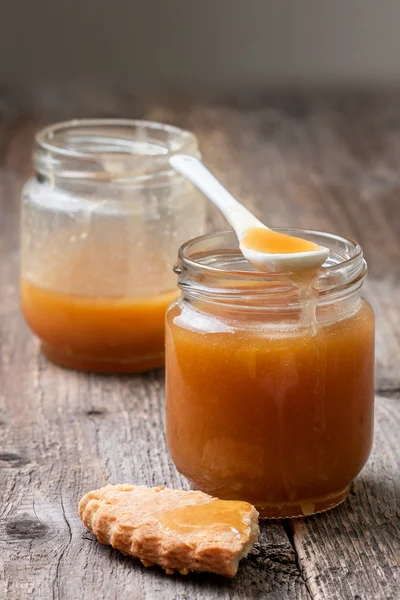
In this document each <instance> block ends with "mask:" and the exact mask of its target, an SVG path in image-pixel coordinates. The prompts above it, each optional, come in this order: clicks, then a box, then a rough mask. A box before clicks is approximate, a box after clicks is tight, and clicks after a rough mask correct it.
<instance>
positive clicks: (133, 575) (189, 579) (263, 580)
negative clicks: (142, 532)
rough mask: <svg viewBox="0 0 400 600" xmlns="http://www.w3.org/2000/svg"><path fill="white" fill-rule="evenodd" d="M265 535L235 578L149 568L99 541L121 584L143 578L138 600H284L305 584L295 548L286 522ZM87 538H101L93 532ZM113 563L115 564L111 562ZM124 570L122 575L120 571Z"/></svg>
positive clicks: (265, 527)
mask: <svg viewBox="0 0 400 600" xmlns="http://www.w3.org/2000/svg"><path fill="white" fill-rule="evenodd" d="M260 529H261V534H260V539H259V542H258V543H257V544H256V545H255V547H254V549H253V551H252V552H251V554H250V555H249V556H248V557H247V558H246V559H244V560H243V561H241V563H240V567H239V570H238V573H237V575H236V577H235V578H233V579H227V578H225V577H222V576H218V575H213V574H211V573H191V574H190V575H186V576H182V575H180V574H174V575H166V574H165V573H164V572H163V570H162V569H161V568H159V567H156V566H155V567H150V568H145V567H143V565H141V563H140V562H139V561H137V560H132V559H130V558H129V557H127V556H123V555H122V554H121V553H120V552H118V551H116V550H112V549H111V548H109V547H108V546H101V545H100V544H98V548H97V552H98V557H99V559H100V560H101V561H103V559H104V563H103V565H102V568H104V569H105V568H107V569H109V570H110V571H111V572H112V577H113V578H114V577H115V578H116V580H118V581H114V585H117V587H118V588H119V586H121V590H122V587H123V585H124V582H126V581H127V580H129V581H130V582H131V583H132V579H133V580H135V581H137V585H138V591H139V595H138V599H141V598H147V597H149V598H150V597H151V598H152V597H153V594H156V593H158V594H161V593H162V596H161V595H160V597H162V598H163V600H169V599H170V600H180V599H182V600H183V599H185V600H186V599H191V600H192V599H197V598H206V597H212V598H213V599H214V598H215V599H217V598H224V599H225V600H227V599H228V598H232V599H233V598H234V599H235V600H250V599H255V600H258V599H260V600H261V599H264V598H266V597H267V596H268V600H282V599H283V598H286V597H289V596H290V594H289V593H288V590H289V589H290V588H296V587H297V586H303V585H304V584H303V581H302V579H301V576H300V573H299V570H298V566H297V564H296V557H295V553H294V550H293V548H292V546H291V544H290V542H289V540H288V538H287V535H286V533H285V531H284V528H283V526H282V525H281V524H280V523H276V522H274V523H271V522H266V521H264V522H261V523H260ZM85 536H86V539H91V540H93V541H94V540H95V538H94V536H93V535H92V534H90V533H87V534H85ZM108 561H110V562H111V563H112V565H111V564H110V565H109V567H106V566H105V562H108ZM119 574H120V575H119Z"/></svg>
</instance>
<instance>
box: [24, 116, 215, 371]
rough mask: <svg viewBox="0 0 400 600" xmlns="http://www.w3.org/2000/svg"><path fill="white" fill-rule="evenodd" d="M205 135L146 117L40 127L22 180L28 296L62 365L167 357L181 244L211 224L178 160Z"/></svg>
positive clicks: (141, 366)
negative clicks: (167, 325) (167, 319)
mask: <svg viewBox="0 0 400 600" xmlns="http://www.w3.org/2000/svg"><path fill="white" fill-rule="evenodd" d="M178 152H184V153H186V154H192V155H193V156H197V157H199V150H198V144H197V139H196V137H195V136H194V135H193V134H192V133H190V132H188V131H183V130H181V129H178V128H176V127H172V126H169V125H164V124H161V123H153V122H146V121H132V120H115V119H112V120H84V121H70V122H66V123H59V124H56V125H53V126H51V127H48V128H46V129H44V130H42V131H41V132H39V133H38V134H37V136H36V144H35V150H34V166H35V172H36V174H35V177H33V178H32V179H30V180H29V181H28V182H27V184H26V185H25V188H24V190H23V201H22V216H21V305H22V311H23V314H24V316H25V319H26V321H27V323H28V324H29V326H30V327H31V329H32V331H33V332H34V333H35V334H36V335H37V336H38V337H39V339H40V340H41V343H42V348H43V351H44V353H45V354H46V355H47V356H48V357H49V358H50V359H51V360H53V361H54V362H56V363H59V364H61V365H64V366H67V367H72V368H77V369H82V370H89V371H99V372H134V371H143V370H148V369H151V368H155V367H160V366H162V365H163V362H164V315H165V311H166V308H167V306H168V305H169V303H170V302H171V301H172V300H173V299H174V298H175V297H176V295H177V291H176V278H175V275H174V273H173V271H172V266H173V264H174V261H175V257H176V250H177V248H178V247H179V245H180V244H181V243H182V242H183V241H185V240H186V239H189V238H191V237H194V236H197V235H199V234H201V233H203V232H204V229H205V220H206V215H205V212H206V207H205V201H204V198H203V196H202V195H201V194H200V193H199V192H197V191H196V190H195V188H194V187H193V186H192V185H191V184H190V183H189V182H187V181H186V180H185V179H184V178H183V177H181V176H180V175H178V174H177V173H175V172H174V171H173V170H172V169H171V168H170V166H169V164H168V159H169V157H170V156H171V155H172V154H174V153H178Z"/></svg>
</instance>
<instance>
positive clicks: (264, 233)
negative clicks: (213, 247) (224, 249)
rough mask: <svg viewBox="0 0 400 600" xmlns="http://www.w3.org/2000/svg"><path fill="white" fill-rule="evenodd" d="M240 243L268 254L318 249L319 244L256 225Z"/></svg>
mask: <svg viewBox="0 0 400 600" xmlns="http://www.w3.org/2000/svg"><path fill="white" fill-rule="evenodd" d="M241 243H242V245H243V246H245V247H246V248H248V249H249V250H255V251H256V252H266V253H268V254H291V253H296V252H310V251H313V250H319V249H320V246H318V245H317V244H314V243H313V242H309V241H308V240H303V239H302V238H297V237H293V236H291V235H286V234H285V233H279V232H278V231H271V230H269V229H262V228H258V227H253V228H251V229H249V230H248V231H247V233H246V234H245V236H244V237H243V239H242V242H241Z"/></svg>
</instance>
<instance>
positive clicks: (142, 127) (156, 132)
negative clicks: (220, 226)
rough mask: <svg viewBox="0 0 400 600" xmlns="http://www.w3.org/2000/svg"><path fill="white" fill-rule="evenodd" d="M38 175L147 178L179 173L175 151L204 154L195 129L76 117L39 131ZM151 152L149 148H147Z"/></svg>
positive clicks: (135, 120) (195, 154)
mask: <svg viewBox="0 0 400 600" xmlns="http://www.w3.org/2000/svg"><path fill="white" fill-rule="evenodd" d="M35 142H36V149H35V154H34V162H35V167H36V170H37V172H38V173H41V174H43V175H47V174H48V173H49V171H50V172H53V173H56V175H57V177H61V178H68V177H69V178H79V179H96V180H99V179H100V180H101V179H103V180H104V179H105V180H111V179H118V180H121V179H122V180H124V179H130V180H132V179H134V180H145V179H146V178H148V177H149V176H153V177H154V176H155V175H160V174H162V175H169V176H172V175H177V174H176V172H175V171H174V170H173V169H172V168H171V167H170V166H169V163H168V161H169V158H170V157H171V156H172V155H173V154H177V153H185V154H192V155H194V156H200V154H199V150H198V141H197V137H196V135H195V134H194V133H192V132H190V131H188V130H186V129H181V128H179V127H176V126H174V125H169V124H167V123H161V122H158V121H148V120H142V119H113V118H111V119H101V118H100V119H73V120H70V121H62V122H59V123H54V124H52V125H49V126H47V127H44V128H43V129H41V130H40V131H38V132H37V133H36V135H35ZM146 150H147V151H146Z"/></svg>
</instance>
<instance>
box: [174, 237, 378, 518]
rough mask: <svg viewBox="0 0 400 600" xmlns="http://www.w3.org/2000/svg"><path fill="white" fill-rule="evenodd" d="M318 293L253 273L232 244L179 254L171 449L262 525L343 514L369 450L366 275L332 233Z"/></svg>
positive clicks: (193, 247) (196, 479)
mask: <svg viewBox="0 0 400 600" xmlns="http://www.w3.org/2000/svg"><path fill="white" fill-rule="evenodd" d="M280 231H283V232H284V233H288V234H291V235H297V236H299V237H303V238H304V239H307V240H310V241H312V242H315V243H317V244H319V245H321V246H325V247H328V248H329V249H330V255H329V258H328V260H327V261H326V263H325V264H324V266H323V267H322V268H321V270H320V271H319V272H318V274H316V278H315V280H314V282H313V284H312V288H311V290H310V289H309V290H308V291H307V290H306V292H307V293H304V289H302V286H298V285H297V284H296V283H293V280H291V278H290V277H289V278H288V277H287V276H286V275H284V274H267V273H262V272H258V271H255V270H254V269H253V268H252V267H251V265H250V264H249V263H247V262H246V261H245V259H244V258H243V256H242V255H241V253H240V251H239V248H238V243H237V239H236V236H235V235H234V234H233V233H230V232H228V233H218V234H212V235H208V236H203V237H200V238H197V239H194V240H192V241H190V242H188V243H186V244H184V245H183V246H182V247H181V249H180V251H179V261H178V265H177V267H176V270H177V272H178V273H179V286H180V289H181V292H182V294H181V297H180V298H179V299H178V300H177V301H175V302H174V303H173V304H172V305H171V307H170V308H169V310H168V313H167V317H166V321H167V325H166V369H167V371H166V377H167V381H166V395H167V400H166V402H167V440H168V446H169V450H170V453H171V456H172V459H173V461H174V462H175V465H176V466H177V468H178V470H179V471H180V472H181V473H182V474H183V475H184V476H185V477H187V478H188V480H189V481H190V483H191V484H192V486H193V487H195V488H198V489H201V490H203V491H205V492H208V493H210V494H212V495H214V496H217V497H219V498H222V499H238V500H246V501H248V502H251V503H252V504H254V505H255V506H256V507H257V508H258V510H259V511H260V513H261V515H262V516H263V517H267V518H279V517H296V516H303V515H308V514H312V513H316V512H320V511H324V510H327V509H329V508H332V507H333V506H336V505H337V504H339V503H340V502H342V501H343V500H344V499H345V498H346V496H347V494H348V491H349V484H350V483H351V481H352V480H353V479H354V478H355V477H356V475H357V474H358V473H359V472H360V471H361V469H362V468H363V466H364V464H365V463H366V461H367V458H368V455H369V453H370V450H371V445H372V436H373V400H374V316H373V312H372V309H371V307H370V305H369V304H368V303H367V302H366V301H365V300H363V299H362V298H361V295H360V290H361V286H362V283H363V279H364V277H365V274H366V263H365V260H364V259H363V254H362V251H361V248H360V247H359V245H358V244H356V243H354V242H352V241H350V240H346V239H343V238H341V237H338V236H335V235H329V234H326V233H320V232H311V231H304V230H289V229H287V230H280Z"/></svg>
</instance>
